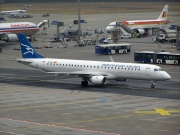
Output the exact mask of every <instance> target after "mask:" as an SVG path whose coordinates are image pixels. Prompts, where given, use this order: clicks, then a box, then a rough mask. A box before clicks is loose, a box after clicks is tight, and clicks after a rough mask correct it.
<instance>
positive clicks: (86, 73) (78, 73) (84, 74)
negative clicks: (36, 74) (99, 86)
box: [47, 71, 109, 77]
mask: <svg viewBox="0 0 180 135" xmlns="http://www.w3.org/2000/svg"><path fill="white" fill-rule="evenodd" d="M47 73H49V74H57V75H58V74H61V75H72V76H81V77H92V76H100V75H101V76H108V75H109V74H107V73H103V72H92V71H91V72H90V71H75V72H47Z"/></svg>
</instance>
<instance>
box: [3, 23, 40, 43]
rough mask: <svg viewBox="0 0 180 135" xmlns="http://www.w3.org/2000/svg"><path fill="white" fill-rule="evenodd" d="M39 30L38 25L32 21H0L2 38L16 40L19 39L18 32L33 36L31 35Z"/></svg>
mask: <svg viewBox="0 0 180 135" xmlns="http://www.w3.org/2000/svg"><path fill="white" fill-rule="evenodd" d="M39 30H40V28H39V27H38V25H36V24H34V23H32V22H12V23H0V40H2V41H5V42H14V41H17V40H18V37H17V34H18V33H23V34H25V35H26V36H29V37H31V35H34V34H36V33H37V32H38V31H39Z"/></svg>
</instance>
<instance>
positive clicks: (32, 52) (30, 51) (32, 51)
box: [21, 43, 34, 55]
mask: <svg viewBox="0 0 180 135" xmlns="http://www.w3.org/2000/svg"><path fill="white" fill-rule="evenodd" d="M21 45H22V46H25V47H26V50H27V51H26V52H24V53H23V54H28V53H31V54H32V55H33V54H34V49H33V48H31V47H29V46H28V45H25V44H23V43H21Z"/></svg>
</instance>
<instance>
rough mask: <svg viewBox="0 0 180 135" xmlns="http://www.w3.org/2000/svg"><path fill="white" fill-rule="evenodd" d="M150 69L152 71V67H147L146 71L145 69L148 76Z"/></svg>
mask: <svg viewBox="0 0 180 135" xmlns="http://www.w3.org/2000/svg"><path fill="white" fill-rule="evenodd" d="M149 71H150V68H146V71H145V74H146V76H149Z"/></svg>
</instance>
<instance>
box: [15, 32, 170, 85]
mask: <svg viewBox="0 0 180 135" xmlns="http://www.w3.org/2000/svg"><path fill="white" fill-rule="evenodd" d="M18 36H19V41H20V47H21V52H22V57H23V58H21V59H16V60H17V61H18V62H19V63H22V64H25V65H27V66H31V67H33V68H37V69H40V70H43V71H45V72H47V73H52V74H64V75H74V76H79V77H81V78H82V79H83V81H82V82H81V85H82V86H87V85H88V82H91V83H93V84H96V85H103V84H106V82H107V80H109V79H111V80H117V81H118V80H127V79H137V80H150V81H151V88H154V86H155V82H156V81H165V80H169V79H170V78H171V76H170V75H169V74H168V73H167V72H165V71H163V70H162V69H161V68H160V67H159V66H156V65H150V64H136V63H117V62H103V61H86V60H70V59H54V58H44V57H43V56H41V55H40V54H38V53H37V52H36V51H35V50H34V49H33V47H32V46H31V44H30V42H29V41H28V40H27V39H26V37H25V35H23V34H19V35H18Z"/></svg>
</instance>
